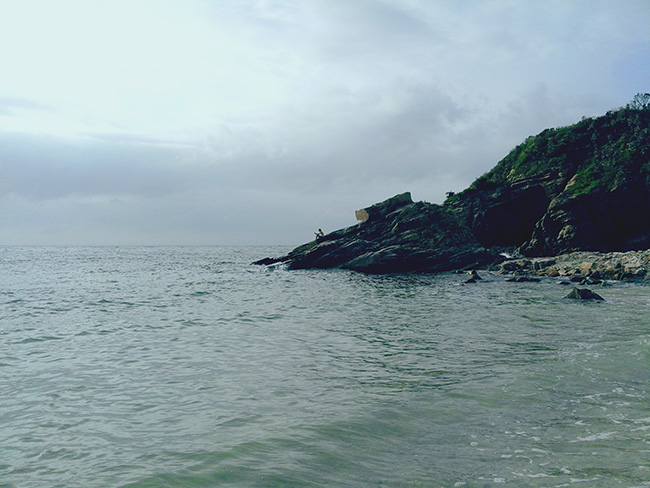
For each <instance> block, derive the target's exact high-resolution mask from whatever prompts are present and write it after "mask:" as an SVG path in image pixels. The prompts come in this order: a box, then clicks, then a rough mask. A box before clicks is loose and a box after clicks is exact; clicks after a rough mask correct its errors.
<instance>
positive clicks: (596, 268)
mask: <svg viewBox="0 0 650 488" xmlns="http://www.w3.org/2000/svg"><path fill="white" fill-rule="evenodd" d="M487 269H488V270H490V271H494V272H497V273H499V274H511V275H532V276H547V277H561V276H585V277H590V278H593V279H607V280H620V281H634V282H645V283H650V249H648V250H643V251H627V252H596V251H574V252H570V253H566V254H559V255H557V256H548V257H516V258H508V259H506V260H505V261H503V262H501V263H499V264H495V265H491V266H488V267H487Z"/></svg>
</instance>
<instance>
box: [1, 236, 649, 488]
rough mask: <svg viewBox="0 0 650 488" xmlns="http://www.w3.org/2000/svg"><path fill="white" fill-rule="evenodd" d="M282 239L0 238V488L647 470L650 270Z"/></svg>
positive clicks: (564, 480) (581, 482) (619, 481)
mask: <svg viewBox="0 0 650 488" xmlns="http://www.w3.org/2000/svg"><path fill="white" fill-rule="evenodd" d="M286 250H287V249H283V248H256V247H250V248H245V247H242V248H234V247H203V248H194V247H79V248H76V247H60V248H56V247H51V248H38V247H24V248H21V247H7V248H2V249H0V251H1V255H0V266H1V268H0V273H1V275H0V282H1V288H0V292H1V301H0V336H1V341H0V347H1V349H0V395H1V396H0V486H2V487H21V488H22V487H25V488H38V487H48V488H51V487H66V488H68V487H84V488H88V487H130V488H135V487H139V488H145V487H152V488H153V487H156V488H158V487H493V486H516V487H565V486H575V487H590V488H592V487H619V486H620V487H649V486H650V398H649V387H650V286H643V285H631V284H622V283H615V284H614V285H612V286H610V287H607V288H602V289H601V288H598V289H594V290H595V291H597V292H598V293H600V294H601V295H603V296H604V297H605V298H606V301H605V302H602V303H595V302H579V301H572V300H568V299H564V298H563V296H565V295H566V294H567V292H568V290H567V289H566V288H565V287H562V286H560V285H559V284H557V283H556V281H555V280H549V281H544V282H541V283H519V284H514V283H506V282H505V281H504V278H503V277H501V276H496V275H490V274H485V275H484V278H486V279H485V280H484V281H483V282H481V283H477V284H473V285H469V284H468V285H465V284H463V281H464V279H465V277H463V276H459V275H453V274H445V275H399V276H398V275H396V276H366V275H362V274H357V273H353V272H348V271H340V270H326V271H323V270H320V271H309V270H302V271H288V270H286V269H283V268H282V267H281V266H280V267H275V268H265V267H257V266H252V265H250V264H249V263H250V262H252V261H253V260H255V259H259V258H262V257H265V256H268V255H279V254H281V253H282V252H284V251H286Z"/></svg>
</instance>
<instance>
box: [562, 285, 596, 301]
mask: <svg viewBox="0 0 650 488" xmlns="http://www.w3.org/2000/svg"><path fill="white" fill-rule="evenodd" d="M564 298H572V299H574V300H597V301H602V300H604V298H603V297H601V296H600V295H599V294H598V293H594V292H593V291H591V290H589V289H587V288H577V287H573V289H572V290H571V291H570V292H569V294H568V295H567V296H566V297H564Z"/></svg>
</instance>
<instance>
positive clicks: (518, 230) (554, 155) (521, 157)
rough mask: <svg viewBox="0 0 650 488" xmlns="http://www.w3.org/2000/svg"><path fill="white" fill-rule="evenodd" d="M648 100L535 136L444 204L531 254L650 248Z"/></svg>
mask: <svg viewBox="0 0 650 488" xmlns="http://www.w3.org/2000/svg"><path fill="white" fill-rule="evenodd" d="M649 99H650V95H647V94H645V95H637V97H635V101H634V102H633V103H631V104H630V105H628V106H627V107H625V108H622V109H620V110H616V111H611V112H608V113H607V114H606V115H604V116H602V117H597V118H586V119H583V120H582V121H580V122H578V123H577V124H574V125H571V126H569V127H561V128H556V129H547V130H545V131H543V132H541V133H540V134H538V135H536V136H533V137H529V138H528V139H526V140H525V141H524V142H523V143H522V144H520V145H519V146H517V147H516V148H515V149H513V150H512V151H511V152H510V153H509V154H508V155H507V156H506V157H505V158H503V159H502V160H501V161H500V162H499V163H497V165H496V166H495V167H494V168H493V169H492V170H490V171H489V172H488V173H486V174H484V175H483V176H481V177H479V178H478V179H477V180H476V181H474V183H472V185H471V186H470V187H469V188H468V189H467V190H465V191H463V192H461V193H458V194H455V195H450V196H449V198H448V199H447V200H446V201H445V203H444V206H445V207H446V208H448V209H450V210H451V211H452V212H453V213H455V214H456V215H457V216H458V217H459V218H460V220H461V221H462V222H463V223H465V224H466V225H467V226H468V227H469V228H470V229H471V230H472V232H473V233H474V235H475V237H476V239H477V240H478V241H479V242H480V243H481V244H482V245H484V246H486V247H494V246H516V247H518V248H519V249H520V251H521V252H522V253H523V254H525V255H529V256H543V255H547V256H548V255H556V254H559V253H563V252H570V251H576V250H588V251H603V252H606V251H628V250H636V249H647V248H650V104H648V100H649Z"/></svg>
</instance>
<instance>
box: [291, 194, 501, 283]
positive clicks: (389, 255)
mask: <svg viewBox="0 0 650 488" xmlns="http://www.w3.org/2000/svg"><path fill="white" fill-rule="evenodd" d="M356 215H357V218H360V219H361V220H362V221H361V222H360V223H359V224H357V225H355V226H353V227H348V228H346V229H341V230H338V231H335V232H332V233H330V234H326V235H325V236H323V237H322V238H321V239H320V240H319V241H318V242H316V241H312V242H310V243H307V244H304V245H302V246H299V247H297V248H296V249H294V250H293V251H291V252H290V253H289V254H288V255H287V256H284V257H282V258H278V261H282V262H287V263H288V265H289V268H291V269H304V268H343V269H351V270H354V271H360V272H364V273H404V272H440V271H450V270H454V269H467V268H474V267H479V266H483V265H486V264H490V263H493V262H497V261H499V260H502V259H503V258H502V257H500V256H499V254H498V253H497V252H495V251H490V250H487V249H485V248H484V247H483V246H481V245H480V244H479V243H478V242H477V241H476V239H475V238H474V236H473V234H472V232H471V231H470V230H469V229H468V228H467V227H466V226H465V225H463V224H462V223H461V222H459V221H458V219H457V218H456V217H455V215H454V214H453V213H452V212H450V211H448V210H447V209H445V208H443V207H442V206H440V205H435V204H431V203H426V202H413V201H412V200H411V195H410V194H409V193H404V194H401V195H397V196H395V197H393V198H390V199H388V200H386V201H384V202H382V203H379V204H376V205H373V206H371V207H368V208H366V209H363V210H360V211H357V212H356Z"/></svg>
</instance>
